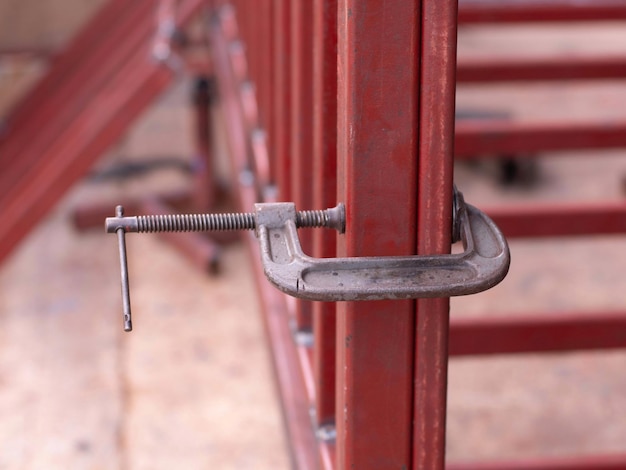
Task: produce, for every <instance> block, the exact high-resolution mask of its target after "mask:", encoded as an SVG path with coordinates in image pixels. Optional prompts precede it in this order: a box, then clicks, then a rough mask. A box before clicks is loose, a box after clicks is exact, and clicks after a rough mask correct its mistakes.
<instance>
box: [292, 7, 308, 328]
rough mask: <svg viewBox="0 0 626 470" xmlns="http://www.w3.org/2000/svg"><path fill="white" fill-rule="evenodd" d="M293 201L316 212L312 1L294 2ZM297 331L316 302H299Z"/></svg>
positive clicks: (303, 234) (304, 240)
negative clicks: (314, 192)
mask: <svg viewBox="0 0 626 470" xmlns="http://www.w3.org/2000/svg"><path fill="white" fill-rule="evenodd" d="M290 14H291V22H290V23H291V24H290V37H291V47H292V51H293V52H292V55H291V61H290V67H291V75H290V79H291V90H292V96H291V126H290V127H289V131H290V132H291V148H290V159H291V199H292V200H293V202H295V204H296V207H297V208H298V209H299V210H311V209H313V188H312V185H311V178H312V175H313V158H312V150H313V116H312V113H311V110H312V108H313V90H312V88H313V58H312V56H313V21H312V17H313V2H311V0H292V1H291V12H290ZM299 237H300V244H301V245H302V249H303V250H304V252H305V253H311V252H312V248H313V246H312V245H313V238H312V237H313V233H312V231H311V230H301V231H300V234H299ZM296 328H297V329H298V330H299V331H303V330H306V331H311V330H312V328H313V303H312V302H310V301H306V300H299V299H298V300H297V301H296Z"/></svg>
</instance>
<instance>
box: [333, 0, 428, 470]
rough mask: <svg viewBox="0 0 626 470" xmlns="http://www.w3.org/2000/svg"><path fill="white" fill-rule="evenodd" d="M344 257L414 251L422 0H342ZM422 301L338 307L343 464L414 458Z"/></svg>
mask: <svg viewBox="0 0 626 470" xmlns="http://www.w3.org/2000/svg"><path fill="white" fill-rule="evenodd" d="M338 7H339V15H338V44H339V45H338V56H339V64H338V147H337V151H338V154H337V158H338V181H339V183H338V196H339V200H340V201H344V202H345V204H346V210H347V221H346V222H347V228H348V231H347V232H346V234H345V236H344V237H341V238H340V241H339V244H338V254H339V255H340V256H342V255H344V256H366V255H380V256H390V255H407V254H414V253H415V252H416V220H417V208H416V195H417V187H416V182H417V146H418V142H417V140H418V135H417V132H418V131H417V130H418V115H417V110H418V105H417V86H418V84H417V81H418V64H419V60H420V57H419V55H420V52H421V51H420V49H419V47H418V43H419V27H418V26H419V18H420V2H418V1H415V2H407V1H406V0H339V3H338ZM414 334H415V302H413V301H375V302H361V303H355V302H343V303H340V304H338V306H337V407H336V408H337V412H336V422H337V468H341V469H344V468H346V469H347V468H359V469H360V468H376V469H387V468H390V469H391V468H393V469H401V468H410V467H411V433H412V420H413V416H412V412H413V404H412V401H413V359H414V357H413V356H414Z"/></svg>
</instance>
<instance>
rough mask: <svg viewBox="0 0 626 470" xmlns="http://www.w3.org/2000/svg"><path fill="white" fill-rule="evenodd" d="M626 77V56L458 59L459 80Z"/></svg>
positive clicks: (489, 81)
mask: <svg viewBox="0 0 626 470" xmlns="http://www.w3.org/2000/svg"><path fill="white" fill-rule="evenodd" d="M624 77H626V57H618V56H611V57H601V56H600V57H596V56H594V57H560V56H559V57H545V58H509V57H488V58H470V57H465V58H463V57H461V58H459V62H458V66H457V82H458V83H492V82H518V81H531V80H541V81H552V80H558V81H564V80H597V79H617V78H624Z"/></svg>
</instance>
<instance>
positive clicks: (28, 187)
mask: <svg viewBox="0 0 626 470" xmlns="http://www.w3.org/2000/svg"><path fill="white" fill-rule="evenodd" d="M142 52H144V53H145V51H142ZM143 57H145V56H144V55H143V54H141V55H137V57H136V59H137V61H138V62H139V61H140V59H141V58H143ZM139 63H141V62H139ZM134 68H135V69H134V70H131V69H129V67H126V68H124V69H122V70H121V71H120V76H119V77H118V79H116V80H114V81H112V82H111V84H110V86H111V88H109V89H108V90H103V91H101V92H100V95H99V99H97V100H94V102H93V103H92V105H91V106H89V107H88V108H86V109H85V111H84V113H83V114H82V116H81V117H80V119H79V120H77V121H76V124H75V126H73V127H72V128H70V129H68V131H67V133H66V135H64V136H60V137H61V140H60V141H59V142H58V143H57V144H56V145H55V146H54V147H52V148H50V149H49V151H48V152H46V153H44V154H42V155H41V159H40V162H41V163H40V164H39V165H37V166H34V167H31V168H29V170H28V173H27V174H26V175H25V178H24V181H23V183H22V184H20V185H19V186H16V187H15V188H12V190H11V191H10V192H8V194H5V198H4V199H3V201H4V203H3V205H2V209H1V210H0V214H1V216H2V219H3V220H4V221H6V224H3V225H2V227H0V259H2V258H3V257H4V256H6V255H7V254H8V253H9V252H10V250H11V249H12V248H13V247H14V246H15V245H16V244H17V243H18V242H19V241H20V240H21V238H22V236H23V235H24V234H25V233H27V232H28V230H30V229H31V228H32V227H33V226H34V225H35V223H36V222H37V221H38V220H39V219H41V217H43V216H44V215H45V214H46V212H47V211H48V210H49V209H50V208H51V207H52V206H53V204H54V203H55V202H56V201H57V200H58V199H59V198H60V197H61V196H62V195H63V194H64V193H65V191H66V190H67V189H68V187H69V186H70V185H71V183H72V182H74V181H77V180H78V179H79V178H80V177H81V176H82V175H84V173H85V172H86V171H87V170H88V169H89V168H90V166H91V165H92V164H93V163H94V161H95V160H96V158H97V157H98V156H100V155H101V154H102V152H104V151H105V150H106V149H107V148H108V147H109V145H110V144H111V143H112V142H114V141H115V140H116V139H118V138H119V137H120V136H121V135H122V133H123V132H124V131H125V130H126V128H127V127H128V126H129V125H130V122H131V121H132V120H133V118H134V117H135V116H136V115H137V114H138V113H139V111H140V110H142V109H144V107H145V106H147V105H148V104H149V103H150V102H151V101H152V100H154V98H155V96H156V95H157V94H158V93H160V92H161V91H162V90H163V89H164V88H165V87H166V86H167V84H168V83H169V82H170V74H169V72H167V71H164V70H162V69H161V70H158V69H157V70H156V71H155V69H154V67H152V66H149V67H146V66H145V65H144V66H143V67H140V68H139V70H137V66H135V67H134ZM121 77H125V78H124V79H122V78H121ZM77 156H80V158H77Z"/></svg>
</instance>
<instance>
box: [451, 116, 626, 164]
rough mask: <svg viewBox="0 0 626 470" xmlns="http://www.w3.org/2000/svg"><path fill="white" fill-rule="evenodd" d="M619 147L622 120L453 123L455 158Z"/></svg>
mask: <svg viewBox="0 0 626 470" xmlns="http://www.w3.org/2000/svg"><path fill="white" fill-rule="evenodd" d="M619 147H626V121H613V122H572V123H563V122H515V121H499V120H494V121H491V120H474V121H472V120H461V121H459V122H457V125H456V143H455V156H456V157H457V158H458V159H472V158H481V157H485V156H505V155H508V156H511V155H518V154H524V153H526V154H528V153H536V152H546V151H558V150H587V149H603V148H604V149H606V148H619Z"/></svg>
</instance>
